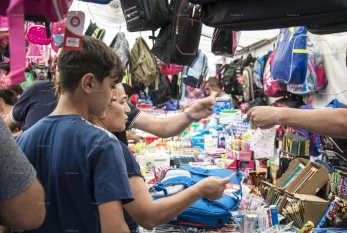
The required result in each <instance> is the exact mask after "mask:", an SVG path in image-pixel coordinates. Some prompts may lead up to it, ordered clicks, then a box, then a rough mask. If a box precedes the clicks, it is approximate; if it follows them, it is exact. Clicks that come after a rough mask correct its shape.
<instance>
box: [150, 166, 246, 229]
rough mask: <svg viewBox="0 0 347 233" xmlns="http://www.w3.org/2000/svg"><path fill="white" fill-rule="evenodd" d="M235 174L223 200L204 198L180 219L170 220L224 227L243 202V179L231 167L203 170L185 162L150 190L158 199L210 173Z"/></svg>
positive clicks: (223, 176) (220, 174) (180, 189)
mask: <svg viewBox="0 0 347 233" xmlns="http://www.w3.org/2000/svg"><path fill="white" fill-rule="evenodd" d="M170 173H171V174H170ZM172 174H173V175H172ZM232 174H233V176H232V178H231V179H230V185H227V189H226V191H225V192H224V194H223V197H222V198H221V199H218V200H207V199H204V198H201V199H199V200H198V201H196V202H195V203H194V204H193V205H192V206H190V207H189V208H188V209H186V210H185V211H184V212H183V213H181V214H180V215H179V216H177V219H174V220H172V221H171V222H169V223H170V224H174V225H184V226H190V227H195V228H208V227H221V226H223V225H224V224H225V223H226V222H228V221H229V220H230V219H231V214H230V211H236V210H237V209H238V208H239V205H240V202H241V195H242V188H241V184H240V180H239V178H238V177H237V175H236V174H235V173H234V172H233V171H231V170H226V169H202V168H198V167H190V166H187V165H183V166H181V167H180V169H172V170H169V171H168V172H167V174H166V176H165V178H164V179H163V180H162V181H161V182H158V183H157V184H156V185H155V186H153V187H152V188H151V189H150V192H151V194H152V197H153V199H154V200H156V199H159V198H163V197H167V196H171V195H174V194H176V193H178V192H181V191H183V190H184V189H186V188H188V187H190V186H192V185H194V184H196V183H198V182H199V181H201V180H202V179H204V178H206V177H208V176H217V177H221V178H225V177H227V176H230V175H232Z"/></svg>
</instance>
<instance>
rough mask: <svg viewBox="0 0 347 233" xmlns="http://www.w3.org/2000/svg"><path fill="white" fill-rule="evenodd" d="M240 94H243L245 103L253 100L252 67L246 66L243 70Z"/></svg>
mask: <svg viewBox="0 0 347 233" xmlns="http://www.w3.org/2000/svg"><path fill="white" fill-rule="evenodd" d="M241 82H242V93H243V100H244V101H245V102H250V101H252V100H254V90H255V88H254V83H253V67H252V66H246V67H245V68H244V69H243V72H242V77H241Z"/></svg>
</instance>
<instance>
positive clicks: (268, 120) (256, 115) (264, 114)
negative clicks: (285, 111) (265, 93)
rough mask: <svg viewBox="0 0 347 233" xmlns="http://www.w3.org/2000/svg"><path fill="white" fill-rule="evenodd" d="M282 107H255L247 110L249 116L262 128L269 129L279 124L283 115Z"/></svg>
mask: <svg viewBox="0 0 347 233" xmlns="http://www.w3.org/2000/svg"><path fill="white" fill-rule="evenodd" d="M281 114H282V112H281V108H277V107H263V106H261V107H254V108H252V109H250V110H249V111H248V112H247V118H248V119H249V120H250V121H251V122H253V124H254V125H255V126H257V127H259V128H261V129H269V128H271V127H273V126H275V125H277V124H278V121H279V119H280V118H281V117H282V116H281Z"/></svg>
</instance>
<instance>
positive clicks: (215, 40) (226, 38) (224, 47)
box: [211, 28, 241, 57]
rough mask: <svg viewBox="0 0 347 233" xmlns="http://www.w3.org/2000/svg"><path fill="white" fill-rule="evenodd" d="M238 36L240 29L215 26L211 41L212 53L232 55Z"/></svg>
mask: <svg viewBox="0 0 347 233" xmlns="http://www.w3.org/2000/svg"><path fill="white" fill-rule="evenodd" d="M240 37H241V32H240V31H232V30H229V29H220V28H215V29H214V32H213V37H212V42H211V44H212V45H211V51H212V53H213V54H214V55H216V56H226V57H232V56H234V54H235V52H236V48H237V45H238V44H239V41H240Z"/></svg>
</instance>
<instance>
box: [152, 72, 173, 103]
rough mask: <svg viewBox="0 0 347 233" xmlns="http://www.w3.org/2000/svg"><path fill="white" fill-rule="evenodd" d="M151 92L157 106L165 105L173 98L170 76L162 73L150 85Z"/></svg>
mask: <svg viewBox="0 0 347 233" xmlns="http://www.w3.org/2000/svg"><path fill="white" fill-rule="evenodd" d="M149 94H150V96H151V99H152V101H153V104H154V105H155V106H156V107H157V108H160V107H163V106H165V105H166V104H167V103H168V102H169V101H170V100H171V86H170V81H169V79H168V77H166V76H164V75H161V76H160V78H158V79H156V80H155V82H154V83H152V84H151V85H150V86H149Z"/></svg>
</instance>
